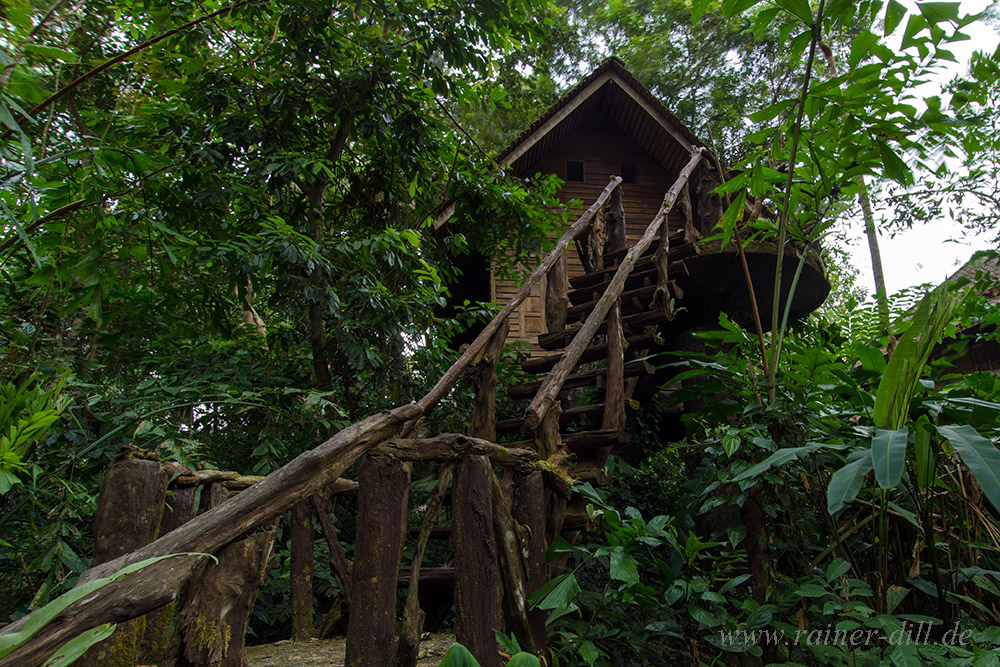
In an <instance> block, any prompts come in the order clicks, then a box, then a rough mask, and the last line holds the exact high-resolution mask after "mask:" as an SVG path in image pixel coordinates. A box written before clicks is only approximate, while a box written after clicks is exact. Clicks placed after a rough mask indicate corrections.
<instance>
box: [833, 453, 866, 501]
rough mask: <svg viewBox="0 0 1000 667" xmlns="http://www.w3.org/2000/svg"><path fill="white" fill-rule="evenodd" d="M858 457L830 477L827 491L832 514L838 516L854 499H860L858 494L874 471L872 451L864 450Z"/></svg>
mask: <svg viewBox="0 0 1000 667" xmlns="http://www.w3.org/2000/svg"><path fill="white" fill-rule="evenodd" d="M856 456H857V458H856V459H855V460H853V461H851V462H849V463H848V464H847V465H845V466H844V467H843V468H841V469H840V470H838V471H837V472H835V473H833V475H832V476H831V477H830V485H829V486H828V487H827V489H826V509H827V511H828V512H829V513H830V514H836V513H837V512H839V511H840V510H842V509H844V507H846V506H847V505H848V504H849V503H852V502H854V499H855V498H857V497H858V492H859V491H861V485H862V484H863V483H864V481H865V476H866V475H867V474H868V472H869V471H870V470H871V469H872V457H871V451H870V450H867V449H866V450H863V451H862V452H859V453H858V454H857V455H856ZM852 458H853V455H852Z"/></svg>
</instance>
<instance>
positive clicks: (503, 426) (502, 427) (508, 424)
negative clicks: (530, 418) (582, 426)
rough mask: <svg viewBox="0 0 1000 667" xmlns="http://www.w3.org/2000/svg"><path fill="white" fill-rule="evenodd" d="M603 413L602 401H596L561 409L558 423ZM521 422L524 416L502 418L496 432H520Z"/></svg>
mask: <svg viewBox="0 0 1000 667" xmlns="http://www.w3.org/2000/svg"><path fill="white" fill-rule="evenodd" d="M603 415H604V404H603V403H598V404H597V405H580V406H577V407H574V408H567V409H565V410H563V411H562V414H561V415H559V424H560V425H565V424H571V423H573V422H577V421H580V419H582V418H583V417H590V418H591V419H600V418H601V417H602V416H603ZM522 423H524V417H515V418H514V419H504V420H502V421H498V422H497V433H510V432H512V431H513V432H520V430H521V424H522Z"/></svg>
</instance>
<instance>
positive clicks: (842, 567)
mask: <svg viewBox="0 0 1000 667" xmlns="http://www.w3.org/2000/svg"><path fill="white" fill-rule="evenodd" d="M850 569H851V564H850V563H848V562H847V561H846V560H844V559H843V558H834V559H833V562H831V563H830V564H829V565H827V566H826V580H827V582H832V581H833V580H834V579H839V578H840V577H842V576H844V575H845V574H847V573H848V572H849V571H850Z"/></svg>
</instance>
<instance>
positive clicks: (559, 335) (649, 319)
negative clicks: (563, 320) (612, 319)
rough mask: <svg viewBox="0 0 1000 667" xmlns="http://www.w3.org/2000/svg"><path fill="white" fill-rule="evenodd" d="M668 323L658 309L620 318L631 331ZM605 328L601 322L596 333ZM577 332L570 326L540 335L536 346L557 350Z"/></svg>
mask: <svg viewBox="0 0 1000 667" xmlns="http://www.w3.org/2000/svg"><path fill="white" fill-rule="evenodd" d="M669 321H670V320H669V319H667V314H666V313H665V312H664V311H663V310H662V309H660V308H657V309H655V310H650V311H648V312H644V313H635V314H632V315H624V316H623V317H622V325H623V326H626V327H632V328H633V329H635V328H637V327H644V326H650V325H653V324H666V323H667V322H669ZM605 326H606V323H605V322H601V326H600V327H598V329H597V333H598V334H601V333H604V330H605ZM579 331H580V327H579V326H572V327H568V328H566V329H563V330H562V331H553V332H552V333H547V334H542V335H541V336H539V337H538V345H539V347H541V348H542V349H543V350H557V349H559V348H561V347H564V346H565V345H566V344H567V343H569V341H571V340H572V339H573V336H575V335H576V334H577V333H578V332H579ZM626 336H628V334H626Z"/></svg>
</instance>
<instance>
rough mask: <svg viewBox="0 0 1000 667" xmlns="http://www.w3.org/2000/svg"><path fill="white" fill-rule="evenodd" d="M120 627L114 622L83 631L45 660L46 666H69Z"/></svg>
mask: <svg viewBox="0 0 1000 667" xmlns="http://www.w3.org/2000/svg"><path fill="white" fill-rule="evenodd" d="M116 627H118V626H117V625H115V624H114V623H105V624H103V625H98V626H97V627H96V628H91V629H90V630H87V631H86V632H82V633H80V634H79V635H77V636H76V637H74V638H73V639H70V640H69V641H68V642H66V643H65V644H63V645H62V646H60V647H59V650H58V651H56V652H55V653H54V654H53V655H52V657H51V658H49V659H48V660H47V661H46V662H45V666H44V667H69V665H72V664H73V663H74V662H76V661H77V660H78V659H79V658H80V656H82V655H83V654H84V653H86V652H87V649H89V648H90V647H91V646H93V645H94V644H96V643H97V642H100V641H104V640H105V639H107V638H108V637H110V636H111V635H112V634H114V632H115V628H116Z"/></svg>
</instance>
